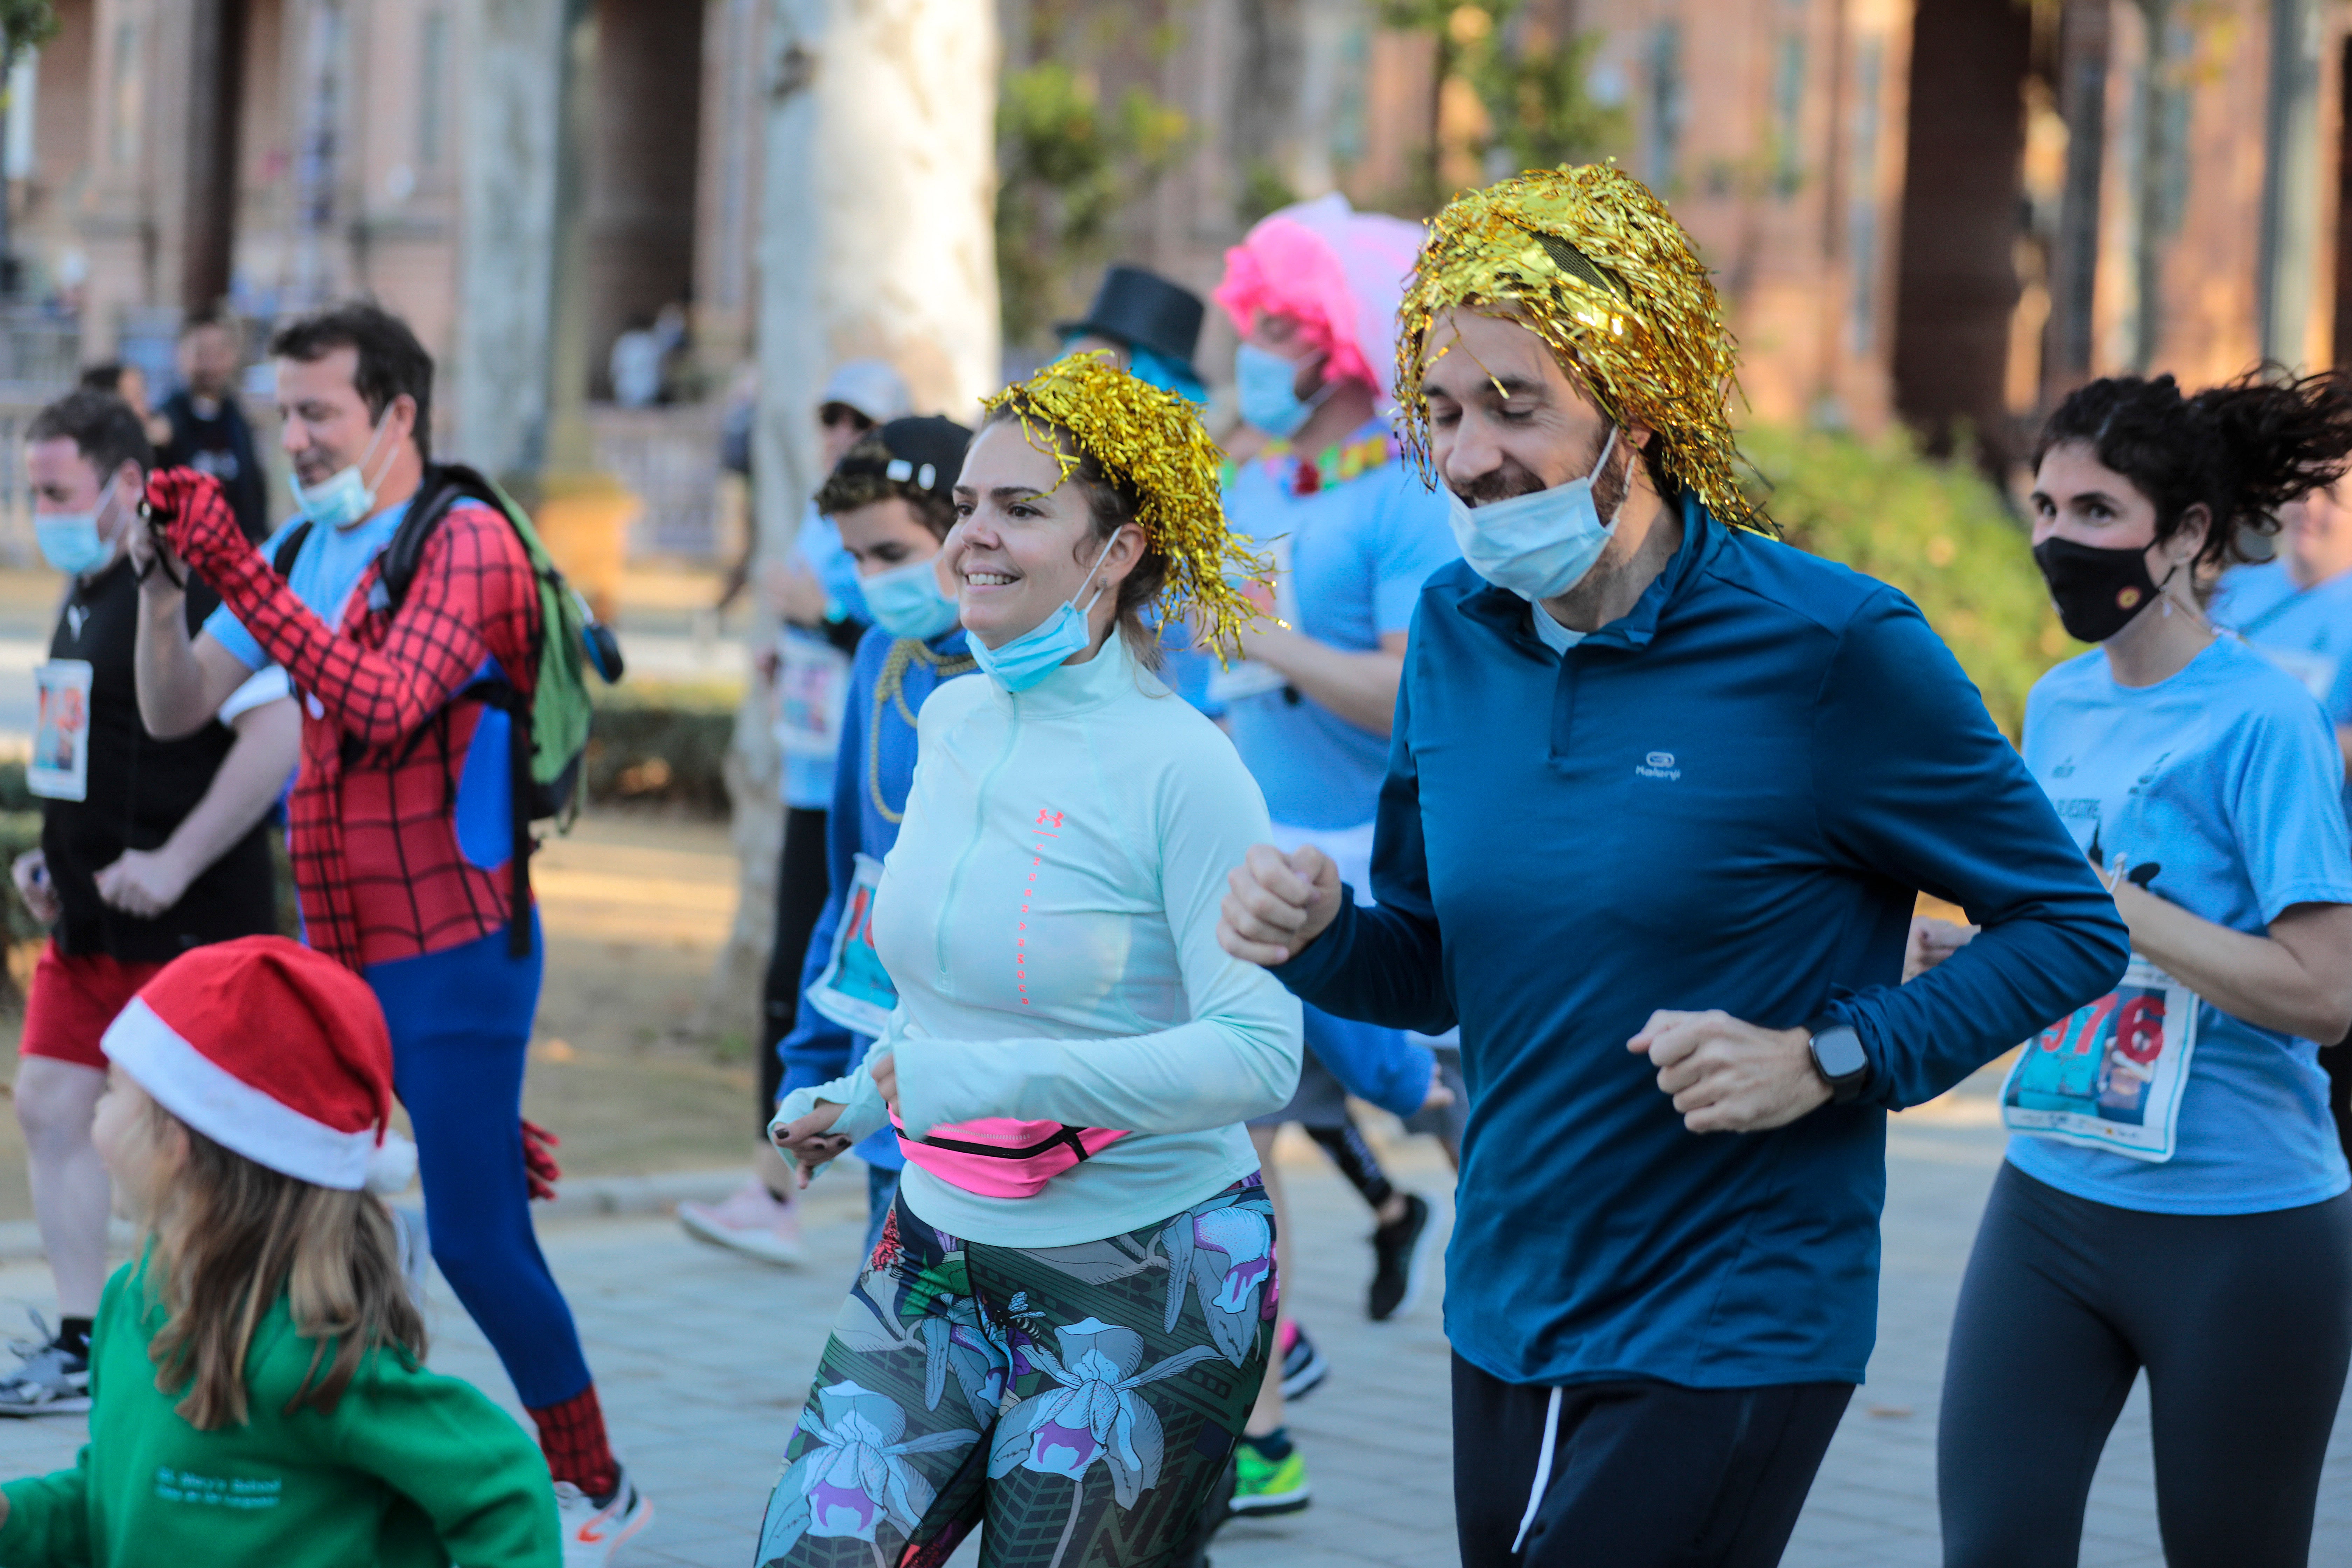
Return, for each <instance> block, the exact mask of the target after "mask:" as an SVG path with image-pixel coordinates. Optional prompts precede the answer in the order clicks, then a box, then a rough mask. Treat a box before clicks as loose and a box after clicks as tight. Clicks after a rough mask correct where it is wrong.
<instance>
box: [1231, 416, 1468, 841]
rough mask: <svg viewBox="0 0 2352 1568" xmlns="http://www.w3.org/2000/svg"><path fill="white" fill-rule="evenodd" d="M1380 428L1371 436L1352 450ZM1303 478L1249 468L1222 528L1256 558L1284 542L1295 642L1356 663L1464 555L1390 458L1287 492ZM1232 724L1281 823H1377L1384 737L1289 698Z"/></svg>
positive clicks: (1440, 508) (1274, 694)
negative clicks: (1432, 578) (1308, 491)
mask: <svg viewBox="0 0 2352 1568" xmlns="http://www.w3.org/2000/svg"><path fill="white" fill-rule="evenodd" d="M1384 428H1385V427H1384V426H1380V425H1377V424H1375V425H1371V426H1366V427H1365V428H1364V429H1361V430H1359V431H1357V432H1356V433H1355V434H1354V435H1353V436H1351V437H1349V441H1350V442H1355V441H1361V440H1363V439H1364V438H1365V437H1367V436H1372V435H1379V434H1381V431H1382V430H1383V429H1384ZM1296 472H1297V464H1296V461H1295V459H1292V458H1276V459H1260V460H1258V461H1255V462H1251V463H1245V464H1244V465H1243V466H1242V468H1240V470H1239V471H1238V472H1237V473H1236V474H1235V475H1234V481H1233V485H1232V488H1231V489H1228V490H1227V491H1226V493H1225V514H1226V517H1227V518H1228V519H1229V520H1230V521H1231V522H1232V524H1233V526H1234V529H1235V530H1237V531H1240V532H1243V533H1246V534H1248V535H1249V536H1250V537H1251V538H1253V539H1254V540H1255V541H1256V542H1257V545H1258V547H1259V548H1260V549H1265V548H1267V547H1268V546H1270V545H1271V544H1272V542H1274V541H1275V540H1276V538H1277V537H1280V536H1282V535H1288V536H1289V550H1290V571H1291V577H1292V582H1293V584H1294V586H1295V589H1296V592H1297V603H1298V617H1297V618H1298V626H1297V629H1298V630H1299V631H1302V632H1304V633H1305V634H1306V635H1307V636H1308V637H1313V638H1314V639H1315V640H1316V641H1318V642H1320V643H1328V644H1329V645H1330V646H1331V647H1336V648H1340V649H1343V650H1345V651H1347V652H1349V653H1370V652H1371V651H1372V650H1374V649H1376V648H1378V647H1380V646H1381V636H1382V635H1383V634H1385V633H1390V632H1401V631H1403V630H1405V629H1406V628H1407V627H1408V626H1411V625H1412V610H1413V605H1415V603H1417V602H1418V601H1419V599H1420V596H1421V585H1422V584H1423V583H1424V582H1426V581H1427V580H1428V578H1429V575H1430V574H1431V573H1433V572H1434V571H1436V570H1437V569H1438V568H1439V567H1441V566H1443V565H1444V564H1445V563H1448V562H1450V561H1452V560H1454V558H1455V556H1456V554H1457V553H1458V552H1456V551H1455V549H1454V531H1453V530H1452V529H1451V528H1449V527H1448V526H1447V525H1446V521H1445V500H1444V497H1443V496H1442V495H1439V494H1437V493H1435V492H1433V491H1432V490H1430V489H1428V488H1427V487H1426V486H1424V485H1423V483H1422V482H1421V475H1420V474H1419V472H1418V471H1416V470H1415V469H1414V468H1413V466H1412V463H1411V462H1410V461H1408V460H1407V459H1406V458H1402V457H1401V456H1398V455H1395V454H1393V453H1391V456H1390V457H1389V459H1388V461H1386V462H1385V463H1383V464H1381V466H1380V467H1378V468H1373V469H1371V470H1370V471H1369V472H1366V473H1363V474H1360V475H1358V476H1357V477H1356V478H1354V479H1349V480H1347V481H1345V482H1344V483H1341V484H1339V485H1336V486H1334V487H1332V488H1331V489H1326V490H1318V492H1316V493H1315V494H1313V495H1306V496H1301V495H1296V494H1293V493H1292V489H1291V485H1292V477H1293V475H1295V473H1296ZM1225 721H1226V723H1227V726H1228V727H1229V729H1230V730H1231V731H1232V734H1233V737H1234V746H1235V747H1236V748H1237V749H1238V750H1239V751H1240V752H1241V754H1242V761H1243V763H1245V764H1246V765H1247V766H1248V768H1249V771H1250V773H1252V775H1254V776H1255V778H1256V780H1257V782H1258V786H1259V787H1260V788H1261V789H1263V790H1265V804H1266V809H1267V810H1268V811H1269V812H1271V813H1272V814H1273V816H1274V820H1275V821H1276V822H1279V823H1285V824H1287V825H1289V826H1294V827H1306V828H1315V829H1330V828H1340V827H1354V826H1358V825H1359V824H1361V823H1366V822H1370V820H1371V819H1372V816H1373V812H1374V810H1375V808H1376V806H1377V805H1378V803H1379V800H1380V794H1381V779H1382V778H1383V777H1384V776H1386V774H1387V773H1388V766H1389V738H1388V736H1387V735H1386V734H1375V733H1374V732H1373V731H1370V730H1367V729H1364V728H1362V727H1361V726H1360V725H1357V724H1351V723H1349V721H1347V720H1345V719H1342V718H1340V717H1339V715H1338V714H1337V713H1334V712H1332V711H1331V710H1329V709H1328V708H1326V707H1324V706H1323V705H1322V704H1321V703H1319V702H1317V701H1315V700H1313V699H1311V698H1307V697H1303V696H1296V695H1294V694H1293V693H1291V692H1290V691H1288V690H1277V691H1268V692H1263V693H1260V694H1259V695H1257V696H1254V697H1244V698H1242V699H1240V700H1236V701H1234V702H1232V703H1230V704H1228V705H1227V707H1226V710H1225Z"/></svg>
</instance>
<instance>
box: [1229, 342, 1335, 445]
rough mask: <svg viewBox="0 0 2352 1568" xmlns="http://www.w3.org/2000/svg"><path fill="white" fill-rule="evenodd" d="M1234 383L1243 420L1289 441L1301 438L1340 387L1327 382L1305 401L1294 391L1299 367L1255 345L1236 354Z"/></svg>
mask: <svg viewBox="0 0 2352 1568" xmlns="http://www.w3.org/2000/svg"><path fill="white" fill-rule="evenodd" d="M1297 384H1298V367H1297V365H1295V364H1293V363H1291V362H1290V361H1288V360H1286V359H1285V358H1283V357H1282V356H1281V355H1280V354H1277V353H1267V352H1266V351H1265V350H1264V349H1262V348H1259V347H1258V346H1257V345H1256V344H1255V343H1244V344H1242V345H1241V347H1239V348H1238V349H1235V350H1234V391H1235V393H1237V394H1238V395H1239V397H1240V400H1241V415H1242V417H1243V418H1244V419H1246V420H1248V421H1249V422H1250V423H1251V424H1253V425H1255V426H1257V427H1258V428H1259V429H1261V430H1263V431H1265V433H1266V434H1267V435H1269V436H1278V437H1285V438H1287V437H1292V436H1295V435H1297V433H1298V431H1299V428H1300V426H1304V425H1305V424H1306V423H1307V420H1308V419H1310V418H1312V417H1314V414H1315V411H1316V410H1317V409H1318V408H1320V407H1322V406H1323V402H1324V399H1326V398H1328V397H1329V396H1330V395H1331V394H1332V393H1333V392H1334V391H1335V390H1337V388H1338V387H1339V383H1338V382H1337V381H1326V382H1325V383H1324V384H1322V385H1321V386H1319V387H1318V388H1316V390H1315V395H1314V396H1312V397H1307V398H1302V397H1300V396H1299V395H1298V394H1297V392H1296V391H1294V390H1293V388H1295V387H1296V386H1297Z"/></svg>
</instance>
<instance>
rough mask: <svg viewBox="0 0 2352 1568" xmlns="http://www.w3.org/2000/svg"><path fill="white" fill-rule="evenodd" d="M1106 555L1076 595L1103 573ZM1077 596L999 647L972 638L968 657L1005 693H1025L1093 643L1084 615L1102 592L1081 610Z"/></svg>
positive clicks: (1091, 568) (1105, 550)
mask: <svg viewBox="0 0 2352 1568" xmlns="http://www.w3.org/2000/svg"><path fill="white" fill-rule="evenodd" d="M1109 554H1110V546H1109V545H1108V544H1106V545H1104V546H1103V548H1102V554H1101V555H1097V556H1096V557H1095V563H1094V564H1093V565H1092V566H1089V567H1088V568H1087V578H1086V583H1080V584H1078V594H1083V593H1085V592H1086V591H1087V583H1091V582H1093V581H1094V580H1095V574H1096V573H1097V572H1099V571H1101V570H1102V563H1103V560H1104V558H1105V557H1106V556H1108V555H1109ZM1078 594H1073V595H1070V596H1069V597H1068V598H1066V599H1065V600H1063V601H1062V602H1061V603H1060V604H1059V605H1055V607H1054V613H1053V614H1052V615H1050V616H1046V617H1045V619H1044V620H1043V621H1041V622H1039V623H1038V624H1037V625H1036V626H1033V627H1031V628H1030V629H1029V630H1027V631H1025V632H1023V633H1022V634H1021V635H1020V636H1019V637H1013V638H1012V639H1011V640H1010V641H1008V642H1006V643H1005V644H1004V646H1003V647H989V646H988V645H987V644H986V643H984V642H982V641H981V640H980V638H978V637H973V638H972V639H971V657H972V658H974V659H975V660H977V661H978V662H979V664H980V668H982V669H983V670H985V671H987V673H988V677H989V679H992V680H993V681H995V682H996V684H997V685H999V686H1002V687H1003V688H1004V689H1005V690H1007V691H1026V690H1028V689H1030V688H1031V687H1033V686H1034V685H1036V684H1037V683H1038V682H1039V681H1041V680H1043V679H1045V678H1046V677H1047V676H1049V675H1051V674H1053V673H1054V671H1055V670H1056V669H1058V668H1061V667H1062V666H1063V665H1064V664H1066V663H1067V662H1069V658H1070V656H1071V655H1072V654H1074V653H1080V652H1083V651H1085V649H1086V648H1087V646H1088V645H1089V644H1091V643H1092V642H1093V641H1094V640H1095V639H1094V630H1093V628H1092V627H1091V626H1088V625H1087V612H1088V611H1091V610H1092V609H1093V608H1094V607H1095V599H1099V598H1101V597H1102V590H1101V589H1100V588H1097V589H1096V590H1095V591H1094V597H1093V598H1090V599H1088V600H1087V607H1086V609H1084V610H1081V609H1080V608H1078Z"/></svg>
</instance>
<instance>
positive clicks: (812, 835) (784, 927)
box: [759, 805, 832, 1142]
mask: <svg viewBox="0 0 2352 1568" xmlns="http://www.w3.org/2000/svg"><path fill="white" fill-rule="evenodd" d="M831 890H832V873H831V872H830V871H828V870H826V869H825V863H824V812H822V811H811V810H808V809H807V808H805V807H803V806H797V805H793V806H787V807H785V808H784V852H783V854H782V856H781V857H780V858H778V861H777V864H776V938H775V942H774V945H772V947H770V948H769V949H768V977H767V981H766V983H765V984H762V985H761V1017H762V1019H763V1021H764V1022H763V1033H762V1034H761V1038H760V1052H759V1056H760V1139H761V1142H766V1141H767V1137H768V1123H769V1121H771V1120H772V1119H773V1117H774V1116H775V1114H776V1100H777V1098H778V1094H779V1091H781V1090H782V1088H783V1083H784V1058H782V1057H780V1056H778V1055H777V1054H776V1047H777V1046H778V1045H779V1044H781V1043H782V1040H783V1037H785V1036H786V1035H789V1034H791V1033H792V1032H793V1021H794V1020H795V1019H797V1018H798V1017H799V1016H800V1010H801V963H802V961H803V960H804V959H805V958H806V957H807V956H808V944H809V936H810V933H811V932H813V931H815V930H816V922H817V919H818V917H819V916H821V915H823V914H824V900H825V895H826V894H827V893H828V892H830V891H831Z"/></svg>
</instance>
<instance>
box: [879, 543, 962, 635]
mask: <svg viewBox="0 0 2352 1568" xmlns="http://www.w3.org/2000/svg"><path fill="white" fill-rule="evenodd" d="M935 564H936V563H934V562H933V561H931V560H930V559H929V558H928V557H927V558H925V559H923V560H921V561H909V562H907V563H905V564H903V565H898V566H893V567H891V568H890V569H889V570H887V571H886V572H877V573H876V574H874V575H873V576H871V577H866V578H862V579H860V580H859V582H858V584H857V586H858V588H859V590H860V591H861V592H862V593H863V594H864V595H866V612H867V613H868V614H869V615H871V616H873V618H874V624H875V625H876V626H880V627H881V628H882V629H883V630H884V631H886V632H888V633H889V634H890V635H891V636H892V637H914V638H917V639H919V640H920V641H923V642H929V641H930V640H931V639H932V638H933V637H937V636H939V635H940V633H941V632H943V631H946V630H948V629H949V628H950V626H954V625H955V624H956V602H955V601H954V600H953V599H950V598H946V597H943V596H942V595H940V577H939V574H938V573H937V572H936V571H934V570H933V569H932V568H933V566H934V565H935Z"/></svg>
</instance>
